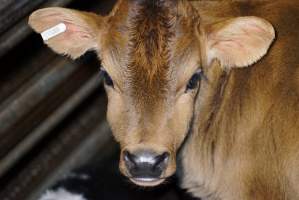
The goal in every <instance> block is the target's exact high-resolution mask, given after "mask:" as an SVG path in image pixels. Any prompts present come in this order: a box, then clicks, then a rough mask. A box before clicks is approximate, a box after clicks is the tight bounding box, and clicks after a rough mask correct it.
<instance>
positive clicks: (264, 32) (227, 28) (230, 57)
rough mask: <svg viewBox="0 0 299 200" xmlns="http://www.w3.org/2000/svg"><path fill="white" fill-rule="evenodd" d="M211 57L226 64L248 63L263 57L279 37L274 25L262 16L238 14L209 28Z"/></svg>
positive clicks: (208, 58)
mask: <svg viewBox="0 0 299 200" xmlns="http://www.w3.org/2000/svg"><path fill="white" fill-rule="evenodd" d="M205 32H206V42H207V44H206V47H207V49H206V50H207V61H208V64H210V63H211V61H212V60H213V59H215V58H216V59H218V60H219V61H220V62H221V64H222V66H223V67H226V68H232V67H246V66H249V65H251V64H253V63H255V62H257V61H258V60H259V59H261V57H263V56H264V55H265V54H266V53H267V51H268V49H269V47H270V45H271V43H272V41H273V40H274V38H275V31H274V28H273V26H272V25H271V24H270V23H269V22H268V21H266V20H264V19H261V18H258V17H238V18H234V19H230V20H226V21H222V22H219V23H216V24H213V25H209V26H207V27H206V29H205Z"/></svg>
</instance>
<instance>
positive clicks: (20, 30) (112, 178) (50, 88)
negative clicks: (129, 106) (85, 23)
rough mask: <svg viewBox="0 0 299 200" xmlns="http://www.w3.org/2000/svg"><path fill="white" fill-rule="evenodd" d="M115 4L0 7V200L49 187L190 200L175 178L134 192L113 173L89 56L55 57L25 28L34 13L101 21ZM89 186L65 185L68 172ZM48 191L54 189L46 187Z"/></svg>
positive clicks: (40, 0)
mask: <svg viewBox="0 0 299 200" xmlns="http://www.w3.org/2000/svg"><path fill="white" fill-rule="evenodd" d="M114 3H115V0H34V1H32V0H0V22H1V23H0V138H1V139H0V199H1V200H35V199H37V198H38V197H39V196H40V194H41V193H42V192H43V191H45V190H46V189H47V188H49V187H54V188H55V187H57V186H64V187H66V188H71V189H72V190H74V191H84V192H86V193H87V194H88V197H89V199H90V200H91V199H109V200H113V199H122V200H124V199H130V200H134V199H143V200H150V199H163V200H178V199H190V197H189V196H188V195H187V194H186V193H185V192H184V191H182V190H180V189H178V186H177V181H176V178H175V177H174V178H172V179H170V180H169V181H168V184H164V185H162V186H160V187H158V188H154V189H145V188H139V187H136V186H134V185H133V184H131V183H129V182H128V180H127V179H126V178H124V177H122V176H121V175H120V174H119V171H118V146H117V144H116V143H115V142H114V141H113V138H112V136H111V133H110V132H109V127H108V125H107V123H106V121H105V109H106V96H105V93H104V91H103V89H102V86H101V77H100V76H99V69H100V63H99V61H97V59H96V56H95V55H94V53H88V54H87V55H85V56H83V57H82V58H80V59H78V60H76V61H71V60H69V59H67V58H65V57H62V56H58V55H55V54H54V53H53V52H51V50H49V49H48V48H47V47H46V46H45V45H44V44H43V42H42V39H41V37H40V36H39V35H37V34H35V33H33V32H32V30H31V29H30V28H29V27H28V25H27V20H28V16H29V14H30V13H31V12H32V11H34V10H36V9H38V8H41V7H49V6H63V7H70V8H76V9H79V10H85V11H95V12H97V13H101V14H102V15H105V14H107V13H108V12H109V10H110V9H111V8H112V6H113V4H114ZM74 169H75V171H79V172H82V173H89V174H90V175H91V176H92V180H93V181H92V182H84V181H83V182H80V181H76V180H74V181H72V180H68V181H65V180H64V179H62V177H63V176H64V175H65V174H66V173H68V172H69V171H70V170H74ZM53 185H54V186H53Z"/></svg>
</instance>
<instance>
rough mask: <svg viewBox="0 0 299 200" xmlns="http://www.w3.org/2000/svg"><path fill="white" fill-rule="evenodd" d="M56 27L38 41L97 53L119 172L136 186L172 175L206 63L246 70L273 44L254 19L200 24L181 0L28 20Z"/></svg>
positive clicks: (56, 11) (37, 26) (41, 13)
mask: <svg viewBox="0 0 299 200" xmlns="http://www.w3.org/2000/svg"><path fill="white" fill-rule="evenodd" d="M59 23H64V24H65V25H66V31H65V32H63V33H61V34H59V35H57V36H55V37H53V38H51V39H49V40H47V41H45V43H46V44H47V45H48V46H50V47H51V48H52V49H53V50H54V51H56V52H57V53H60V54H65V55H68V56H70V57H72V58H77V57H79V56H81V55H83V54H84V53H85V52H86V51H88V50H95V51H96V52H97V53H98V55H99V57H100V59H101V61H102V65H103V68H102V69H101V73H102V74H103V76H104V79H105V88H106V92H107V95H108V100H109V101H108V102H109V103H108V111H107V118H108V121H109V124H110V126H111V128H112V131H113V135H114V136H115V139H116V140H117V141H118V142H119V143H120V145H121V157H120V170H121V172H122V173H123V174H124V175H126V176H127V177H129V178H130V179H131V180H132V181H133V182H135V183H136V184H138V185H143V186H154V185H157V184H159V183H161V182H163V181H164V179H165V178H167V177H169V176H171V175H172V174H173V173H174V172H175V169H176V153H177V150H178V149H179V147H180V146H181V145H182V143H183V141H184V139H185V137H186V135H187V133H188V132H189V131H191V127H192V124H193V123H194V119H196V115H197V113H196V112H195V110H196V109H195V107H196V106H198V104H197V102H198V101H204V99H201V98H199V96H200V95H199V94H200V93H201V92H202V90H203V89H204V88H202V87H201V85H202V84H201V83H202V82H207V83H208V82H210V83H211V82H213V81H217V80H213V75H209V73H208V71H209V68H210V65H211V63H212V62H213V61H214V60H217V61H218V62H219V63H220V65H221V66H220V67H219V68H221V69H222V70H230V69H231V68H234V67H245V66H248V65H251V64H252V63H254V62H256V61H258V60H259V59H260V58H261V57H262V56H263V55H265V54H266V52H267V50H268V48H269V46H270V44H271V42H272V40H273V38H274V30H273V27H272V26H271V25H270V24H269V23H268V22H267V21H265V20H263V19H260V18H257V17H240V18H234V19H228V20H225V21H222V22H218V23H215V24H209V25H203V24H201V21H200V17H199V14H198V13H197V10H195V9H194V8H193V7H192V6H191V5H190V4H189V3H188V2H187V1H183V0H177V1H176V0H151V1H149V0H123V1H119V2H118V3H117V5H116V6H115V8H114V10H113V11H112V12H111V13H110V15H109V16H106V17H102V16H98V15H96V14H92V13H86V12H79V11H75V10H70V9H64V8H46V9H41V10H38V11H36V12H34V13H33V14H32V15H31V16H30V19H29V24H30V25H31V27H32V28H33V29H34V30H35V31H37V32H39V33H41V32H43V31H45V30H47V29H49V28H51V27H53V26H55V25H57V24H59ZM205 74H206V75H205ZM210 74H211V73H210ZM202 77H205V79H202Z"/></svg>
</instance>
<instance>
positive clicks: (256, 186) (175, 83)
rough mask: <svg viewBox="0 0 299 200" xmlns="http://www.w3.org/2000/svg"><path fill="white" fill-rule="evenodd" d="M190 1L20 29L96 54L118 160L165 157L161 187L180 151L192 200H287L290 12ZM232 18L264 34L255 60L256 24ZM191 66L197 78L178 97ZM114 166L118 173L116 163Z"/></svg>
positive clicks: (292, 106) (292, 105)
mask: <svg viewBox="0 0 299 200" xmlns="http://www.w3.org/2000/svg"><path fill="white" fill-rule="evenodd" d="M190 2H191V4H192V5H193V6H191V4H190ZM190 2H187V1H184V0H173V1H171V0H152V1H146V0H120V1H119V2H118V3H117V5H116V6H115V8H114V10H113V11H112V12H111V14H110V15H109V16H108V17H99V16H96V15H93V14H89V13H79V12H78V11H71V10H68V9H67V10H66V9H56V8H52V9H44V10H41V11H37V12H35V13H34V14H33V15H32V16H31V17H30V21H29V22H30V25H31V26H32V27H33V28H34V29H35V30H36V31H37V32H41V31H43V30H45V29H47V28H48V27H51V26H53V25H54V24H55V23H57V22H58V21H59V20H60V21H65V22H67V23H70V24H71V26H69V27H70V28H69V29H68V31H67V32H66V33H64V34H62V35H60V36H58V37H57V38H53V39H51V40H49V41H48V42H47V44H48V45H49V46H50V47H52V48H53V49H54V50H55V51H56V52H58V53H63V54H68V55H70V56H72V57H78V56H80V55H82V54H83V53H84V52H85V51H86V50H90V49H95V50H96V51H97V52H98V54H99V57H100V58H101V60H102V63H103V66H104V67H105V69H106V71H107V72H108V73H109V74H110V76H111V77H112V79H113V81H114V88H111V87H106V90H107V94H108V98H109V104H108V113H107V117H108V121H109V123H110V125H111V128H112V131H113V134H114V136H115V138H116V140H117V141H119V142H120V145H121V148H122V152H123V151H124V150H128V151H130V152H136V151H138V150H141V149H149V150H152V151H155V152H157V153H163V152H165V151H166V152H169V153H170V160H169V162H168V166H167V168H166V170H165V172H164V173H163V175H162V177H161V179H162V178H164V177H168V176H170V175H172V174H173V173H174V171H175V168H176V153H177V150H178V149H179V147H180V146H181V145H182V144H183V145H184V146H183V147H182V151H181V155H180V156H181V160H182V164H183V165H182V166H183V169H182V170H183V173H182V174H183V176H182V186H183V187H184V188H187V189H188V190H189V191H190V192H191V193H192V194H193V195H194V196H197V197H201V198H203V199H207V200H213V199H220V200H237V199H238V200H239V199H242V200H249V199H257V200H260V199H273V200H276V199H277V200H282V199H298V198H299V192H298V191H299V187H298V185H299V170H298V166H299V151H298V148H299V135H298V130H299V120H298V118H299V69H298V63H299V62H298V61H299V55H298V52H299V49H298V48H299V40H298V33H297V27H298V26H299V14H298V13H299V4H298V3H297V1H296V0H287V1H282V0H281V1H270V0H265V1H258V0H256V1H221V0H219V1H209V0H201V1H190ZM54 14H55V16H58V17H54V18H53V17H51V16H54ZM199 15H200V17H199ZM43 16H47V18H43ZM82 16H83V17H82ZM240 16H257V17H262V18H264V19H266V20H268V21H269V22H271V23H272V24H273V25H274V27H275V30H276V41H275V43H274V44H273V45H272V47H271V48H270V51H269V52H268V54H267V56H266V57H264V58H262V59H261V60H260V61H258V60H259V59H260V58H261V57H263V56H264V55H265V54H266V52H267V51H268V49H269V45H270V44H271V43H272V41H273V38H274V30H273V28H272V26H271V24H270V23H269V22H268V21H265V20H263V19H261V18H256V17H242V18H232V17H240ZM57 19H59V20H58V21H57ZM82 28H83V29H82ZM80 33H81V34H80ZM70 36H72V37H70ZM69 37H70V38H71V39H73V37H75V39H76V40H80V41H87V42H85V43H78V44H86V45H84V46H80V47H79V48H78V46H74V47H73V46H72V44H73V43H74V40H68V39H67V38H69ZM65 46H67V49H66V48H65ZM255 62H257V63H256V64H254V63H255ZM249 65H252V66H249ZM248 66H249V67H248ZM237 67H243V68H242V69H238V68H237ZM245 67H247V68H245ZM199 68H200V69H201V70H203V72H204V76H205V78H202V80H201V82H200V84H199V85H198V87H197V89H194V90H191V91H186V85H187V83H188V80H189V79H190V77H191V76H192V74H194V72H195V71H196V70H198V69H199ZM188 132H189V134H190V135H189V136H188V137H186V135H187V133H188ZM184 140H186V141H185V142H184ZM183 142H184V143H183ZM120 169H121V171H122V173H123V174H125V175H127V176H128V177H130V174H129V173H128V171H127V169H126V166H125V165H124V161H123V159H122V156H121V160H120ZM137 184H140V185H144V184H143V183H138V182H137Z"/></svg>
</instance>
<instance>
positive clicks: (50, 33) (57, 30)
mask: <svg viewBox="0 0 299 200" xmlns="http://www.w3.org/2000/svg"><path fill="white" fill-rule="evenodd" d="M65 31H66V25H65V24H64V23H60V24H57V25H56V26H53V27H52V28H50V29H48V30H45V31H44V32H42V33H41V35H42V38H43V40H44V41H46V40H49V39H51V38H52V37H55V36H57V35H59V34H61V33H63V32H65Z"/></svg>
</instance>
